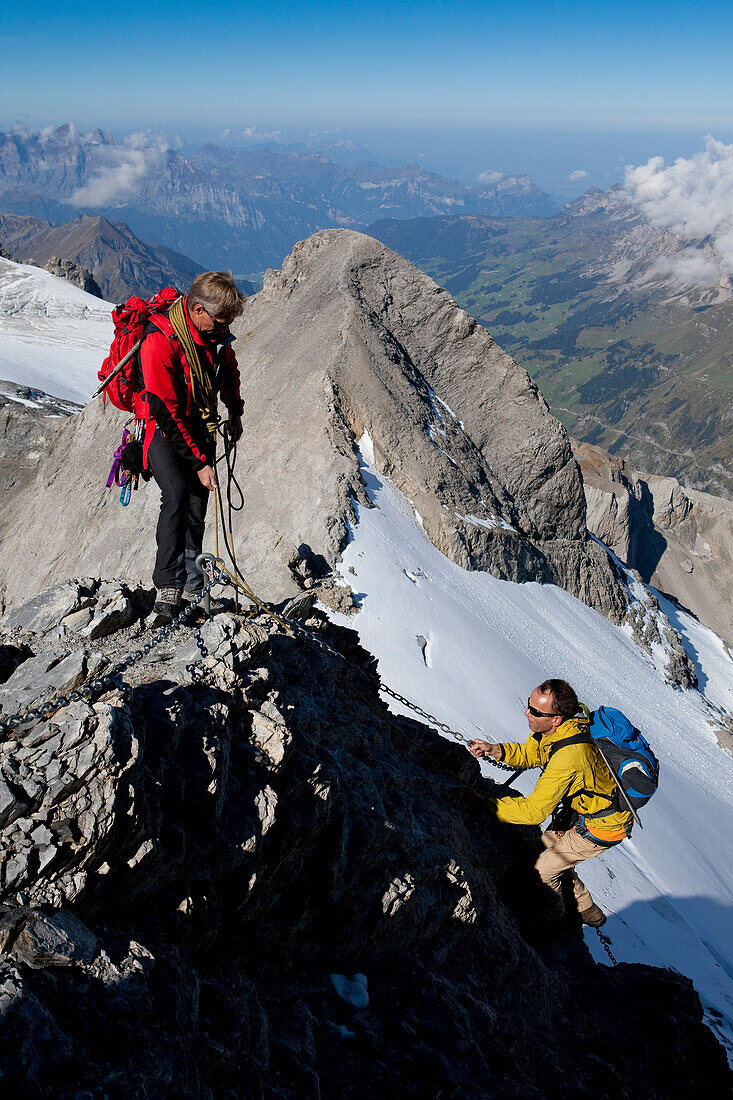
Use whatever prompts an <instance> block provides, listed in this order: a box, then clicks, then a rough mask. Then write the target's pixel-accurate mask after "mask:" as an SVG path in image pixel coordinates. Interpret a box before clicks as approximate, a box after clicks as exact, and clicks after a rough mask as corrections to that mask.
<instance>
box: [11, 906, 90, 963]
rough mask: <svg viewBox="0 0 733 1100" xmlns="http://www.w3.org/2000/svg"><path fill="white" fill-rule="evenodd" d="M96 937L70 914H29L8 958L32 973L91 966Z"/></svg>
mask: <svg viewBox="0 0 733 1100" xmlns="http://www.w3.org/2000/svg"><path fill="white" fill-rule="evenodd" d="M96 948H97V937H96V936H95V935H94V934H93V933H92V932H90V931H89V929H88V928H86V927H85V926H84V925H83V924H82V922H81V921H80V920H79V919H78V917H75V916H74V914H73V913H68V912H66V911H65V910H64V909H59V910H58V911H57V912H55V913H50V914H46V913H41V912H38V911H31V913H30V914H29V916H28V918H27V919H26V920H25V921H24V923H23V926H22V930H21V931H20V932H19V933H18V935H17V937H16V939H15V941H14V943H13V946H12V952H11V954H12V957H13V958H14V959H15V960H16V961H17V962H21V963H25V964H26V966H29V967H31V969H33V970H44V969H45V968H46V967H56V966H70V965H71V964H73V963H75V962H81V961H84V962H91V960H92V959H93V958H94V956H95V954H96Z"/></svg>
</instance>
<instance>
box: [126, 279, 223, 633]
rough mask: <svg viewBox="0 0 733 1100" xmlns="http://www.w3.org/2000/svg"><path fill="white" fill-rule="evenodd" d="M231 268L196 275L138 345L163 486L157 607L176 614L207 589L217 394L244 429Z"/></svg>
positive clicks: (163, 614) (162, 614) (148, 447)
mask: <svg viewBox="0 0 733 1100" xmlns="http://www.w3.org/2000/svg"><path fill="white" fill-rule="evenodd" d="M244 300H245V299H244V296H243V295H242V294H241V292H240V291H239V290H238V288H237V286H236V284H235V282H234V279H233V278H232V276H231V274H229V273H228V272H224V271H205V272H203V273H202V274H201V275H197V276H196V278H195V279H194V280H193V282H192V284H191V289H190V291H189V293H188V295H187V296H186V297H185V298H180V299H179V300H178V301H177V302H175V303H174V304H173V305H172V306H171V307H170V309H169V310H168V311H167V312H166V313H159V314H154V315H153V316H152V317H151V319H150V324H149V325H148V328H147V329H146V333H145V339H144V340H143V343H142V346H141V348H140V365H141V367H142V374H143V383H144V386H145V391H146V396H147V401H148V406H149V409H150V417H149V419H148V422H147V425H146V432H145V443H144V450H145V457H146V459H147V464H148V466H149V468H150V470H151V472H152V474H153V477H154V478H155V480H156V482H157V483H158V485H159V486H160V491H161V501H160V516H159V518H158V527H157V530H156V541H157V546H158V552H157V556H156V559H155V570H154V572H153V583H154V585H155V587H156V588H157V590H158V597H157V600H156V603H155V611H156V612H157V614H158V616H159V618H160V619H161V620H165V621H168V622H170V621H171V620H172V619H173V618H174V617H175V615H176V614H177V613H178V611H179V609H180V605H181V601H182V600H185V599H186V598H188V599H190V598H191V597H192V596H193V595H195V594H197V593H198V592H200V591H201V589H202V586H203V577H202V575H201V573H200V572H199V571H198V570H197V569H196V566H195V562H196V558H197V557H198V555H199V554H200V553H201V547H202V544H203V538H204V525H205V522H206V507H207V504H208V499H209V493H211V492H214V491H215V490H216V478H215V475H214V461H215V457H216V426H217V422H218V397H219V396H221V398H222V400H223V402H224V404H225V405H226V408H227V410H228V413H229V431H230V433H231V436H232V439H234V440H237V439H239V437H240V435H241V434H242V410H243V408H244V405H243V402H242V398H241V395H240V392H239V370H238V368H237V360H236V358H235V356H234V352H233V351H232V348H231V343H232V341H233V339H234V337H233V336H232V334H231V332H230V331H229V326H230V324H231V323H232V321H233V320H234V319H235V317H238V316H239V315H240V314H241V312H242V309H243V308H244Z"/></svg>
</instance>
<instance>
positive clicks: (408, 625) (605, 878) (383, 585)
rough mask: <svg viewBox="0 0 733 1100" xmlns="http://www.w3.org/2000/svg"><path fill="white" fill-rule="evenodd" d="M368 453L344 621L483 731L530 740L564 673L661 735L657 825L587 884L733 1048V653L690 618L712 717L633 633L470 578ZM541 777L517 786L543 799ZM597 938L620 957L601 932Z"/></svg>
mask: <svg viewBox="0 0 733 1100" xmlns="http://www.w3.org/2000/svg"><path fill="white" fill-rule="evenodd" d="M362 447H363V452H362V473H363V476H364V478H365V482H366V485H367V488H368V492H369V495H370V498H371V500H372V502H373V503H374V504H375V505H376V507H375V508H372V509H368V508H362V507H359V508H358V524H357V526H356V528H355V530H354V531H353V538H352V540H351V542H350V543H349V545H348V547H347V548H346V550H345V552H344V555H343V564H342V566H341V569H342V574H343V578H344V580H345V581H348V583H349V584H350V585H351V587H352V589H353V591H354V593H355V594H356V595H357V599H360V602H361V611H360V613H359V614H358V615H357V616H356V617H343V616H334V617H335V618H337V619H339V621H341V622H343V623H344V624H346V625H349V626H351V627H355V628H356V629H357V630H358V632H359V634H360V636H361V640H362V642H363V644H364V645H365V647H366V648H367V649H369V650H371V652H373V653H374V654H375V655H376V656H377V657H378V658H379V668H380V673H381V675H382V677H383V679H384V681H385V682H386V683H387V684H389V685H390V686H391V687H393V688H394V689H396V690H397V691H399V692H401V693H403V694H404V695H406V696H407V697H408V698H410V699H412V700H413V701H415V702H417V703H419V704H420V705H421V706H422V707H424V708H425V709H426V710H427V711H429V712H430V713H432V714H435V715H436V716H437V717H438V718H439V719H440V720H441V721H443V722H446V723H448V724H450V725H451V726H452V727H453V728H454V729H458V730H460V731H462V732H464V733H466V734H468V735H469V736H472V737H474V736H486V737H487V738H488V740H496V741H498V740H521V741H523V740H524V739H525V738H526V737H527V736H528V730H527V728H526V720H525V718H524V715H523V711H524V708H525V706H526V699H527V696H528V695H529V693H530V691H531V690H532V688H533V687H535V686H536V685H537V684H538V683H540V682H542V681H543V680H544V679H546V678H547V677H550V676H558V677H562V678H564V679H567V680H568V681H569V682H570V683H571V684H573V686H574V687H575V688H576V690H577V691H578V694H579V695H580V697H581V699H583V700H584V701H585V702H587V703H588V704H589V705H590V706H591V707H596V706H598V705H599V704H601V703H607V704H610V705H612V706H617V707H619V708H621V709H623V710H624V711H625V712H626V713H627V714H628V716H629V717H630V718H631V719H632V720H633V721H634V722H635V724H637V725H638V726H639V727H640V728H641V729H642V730H643V731H644V732H645V733H646V734H647V736H648V738H649V740H650V741H651V743H652V745H653V747H654V749H655V751H656V752H657V755H658V756H659V758H660V761H661V768H662V771H661V787H660V790H659V792H658V794H657V795H656V796H655V798H654V799H653V800H652V802H651V803H650V804H649V806H648V807H647V808H646V810H645V811H644V812H643V825H644V828H643V829H639V828H638V826H637V828H636V830H635V832H634V836H633V839H632V840H630V841H626V842H624V844H622V845H621V846H619V847H617V848H616V849H613V850H612V851H611V852H610V853H609V854H608V855H606V856H601V857H599V858H597V859H596V860H594V861H592V862H591V863H588V864H585V865H584V866H583V868H582V877H583V879H584V880H585V881H586V882H587V884H588V886H589V888H590V889H591V891H592V893H593V895H594V897H595V898H596V900H597V901H598V902H599V903H600V905H601V906H602V907H603V909H604V910H605V911H606V912H607V913H608V914H609V920H608V923H607V925H606V928H605V930H604V931H606V932H607V933H608V935H609V936H610V938H611V940H612V941H613V949H614V952H615V954H616V956H617V958H618V959H619V960H620V961H621V960H624V961H634V962H646V963H650V964H653V965H660V966H669V967H673V968H674V969H676V970H679V971H680V972H682V973H683V974H687V975H688V976H689V977H691V978H692V979H693V981H694V983H695V986H696V988H697V990H698V993H699V994H700V998H701V1000H702V1002H703V1004H704V1006H705V1010H706V1015H707V1019H708V1023H709V1024H710V1026H711V1027H713V1029H714V1030H715V1032H716V1034H717V1035H718V1037H719V1038H720V1040H721V1041H722V1042H723V1043H724V1044H726V1046H727V1048H728V1050H729V1051H731V1052H733V936H731V930H732V923H731V915H733V760H731V759H730V757H729V756H727V755H726V753H725V752H724V751H723V750H722V749H721V748H720V746H719V745H718V743H717V741H716V738H715V736H714V733H713V732H712V729H711V727H710V725H709V721H710V719H711V718H713V717H714V716H715V713H716V712H717V710H718V708H722V707H725V709H726V710H727V711H728V713H731V712H733V662H732V661H731V658H730V656H729V655H728V653H727V652H726V650H725V649H724V647H723V645H722V643H721V642H720V641H719V639H717V638H716V637H715V635H713V634H712V633H711V632H710V631H708V630H706V629H705V628H704V627H701V626H700V625H699V624H697V623H695V622H694V620H692V619H690V617H689V616H687V615H684V614H682V613H680V612H679V611H677V612H675V625H676V626H677V627H678V629H680V630H681V631H682V632H683V635H685V636H686V639H687V640H689V641H691V643H692V648H693V649H694V655H695V660H696V662H697V665H698V668H700V669H701V670H703V671H704V673H705V675H704V676H703V678H702V680H701V684H702V687H703V691H704V692H705V695H706V696H707V697H708V698H709V699H710V701H711V703H712V704H713V706H712V707H711V706H710V705H709V704H708V703H707V702H706V699H705V698H704V697H703V696H701V695H700V693H698V692H693V691H689V692H683V691H676V690H674V689H672V688H671V687H669V686H668V685H667V684H666V683H665V682H664V678H663V675H662V672H661V667H663V654H661V653H660V655H659V658H660V668H657V667H655V665H654V663H653V662H652V658H650V657H649V656H648V655H645V654H644V653H642V651H641V650H640V649H639V647H638V646H637V645H636V643H635V642H634V641H633V639H632V637H631V633H630V631H627V630H626V629H624V628H620V627H615V626H613V625H612V624H611V623H609V622H608V621H607V620H606V619H605V618H603V616H601V615H600V614H598V613H597V612H596V611H593V610H592V609H590V608H588V607H586V606H585V605H584V604H582V603H580V601H578V600H576V599H575V598H573V597H572V596H570V595H568V594H567V593H566V592H564V591H563V590H562V589H560V588H556V587H554V586H550V585H545V586H542V585H538V584H533V583H532V584H521V585H520V584H513V583H510V582H506V581H500V580H497V579H496V578H494V577H492V576H490V575H488V574H486V573H475V572H466V571H464V570H463V569H461V568H460V567H459V566H457V565H455V564H454V563H453V562H452V561H450V560H449V559H448V558H446V557H444V556H443V555H442V554H441V553H440V552H439V551H438V550H437V549H436V548H435V547H434V546H433V545H432V543H431V542H430V541H429V540H428V538H427V536H426V535H425V533H424V531H423V530H422V527H421V523H420V518H419V516H417V514H416V513H415V511H414V509H413V508H412V507H411V505H410V504H409V503H408V501H407V500H406V498H405V497H404V496H403V495H402V494H401V493H400V492H398V490H397V489H396V488H395V487H394V485H392V484H391V482H389V481H388V480H386V479H383V478H380V476H379V475H378V474H377V472H376V467H375V465H374V462H373V455H372V453H371V451H370V445H369V441H368V438H367V437H365V438H364V440H363V441H362ZM665 611H669V608H666V607H665ZM482 767H484V768H485V769H486V771H487V774H491V772H492V771H493V769H490V767H489V765H488V764H483V765H482ZM493 774H494V776H497V775H498V774H499V773H497V772H496V771H493ZM537 774H538V773H536V772H529V773H528V774H527V775H525V776H523V777H522V778H521V779H520V781H519V782H518V783H517V787H519V788H520V789H522V790H523V791H527V790H531V788H532V787H533V785H534V782H535V781H536V778H537ZM586 936H587V939H588V944H589V947H590V949H591V951H592V952H593V954H594V955H595V956H596V958H597V959H598V961H600V962H607V961H608V960H607V958H606V956H605V955H604V953H603V951H602V949H601V945H600V943H599V941H598V939H597V937H596V935H595V933H594V932H587V933H586Z"/></svg>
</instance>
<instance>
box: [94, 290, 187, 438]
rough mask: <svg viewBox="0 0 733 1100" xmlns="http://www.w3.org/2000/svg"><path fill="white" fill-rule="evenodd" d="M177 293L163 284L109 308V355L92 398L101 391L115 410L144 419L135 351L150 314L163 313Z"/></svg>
mask: <svg viewBox="0 0 733 1100" xmlns="http://www.w3.org/2000/svg"><path fill="white" fill-rule="evenodd" d="M180 296H181V295H180V292H179V291H177V290H176V288H175V287H173V286H166V287H164V288H163V289H162V290H159V291H158V293H157V294H156V295H155V296H154V297H153V298H150V300H149V301H146V300H145V299H144V298H128V299H127V301H126V302H123V303H122V304H121V305H119V306H116V307H115V309H113V310H112V320H113V321H114V326H115V334H114V337H113V339H112V345H111V347H110V349H109V355H108V356H107V358H106V359H105V360H104V362H103V363H102V367H101V369H100V370H99V371H98V373H97V377H98V378H99V381H100V383H101V385H100V386H98V387H97V389H96V390H95V392H94V393H93V394H92V397H93V398H94V397H97V396H98V395H99V394H100V393H102V391H104V398H105V401H106V400H107V398H108V397H109V399H110V401H111V402H112V404H113V405H115V406H116V407H117V408H118V409H122V410H123V411H124V412H131V413H134V414H135V416H137V417H139V418H140V419H142V420H145V419H147V415H148V414H147V403H146V402H144V401H143V400H142V399H141V391H142V390H143V384H142V378H141V377H140V369H139V360H138V355H137V353H138V350H139V348H140V345H141V343H142V341H143V333H144V332H145V327H146V325H147V323H148V321H149V320H150V317H151V316H152V314H154V313H162V312H164V311H165V310H167V309H168V308H169V307H170V306H172V305H173V303H174V302H175V300H176V298H180Z"/></svg>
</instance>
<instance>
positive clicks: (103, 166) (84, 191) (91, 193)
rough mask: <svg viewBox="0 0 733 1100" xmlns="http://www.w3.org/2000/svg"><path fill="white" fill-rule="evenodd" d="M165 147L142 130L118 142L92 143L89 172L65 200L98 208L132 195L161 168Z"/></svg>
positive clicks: (70, 204) (165, 143) (163, 140)
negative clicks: (88, 177) (93, 144)
mask: <svg viewBox="0 0 733 1100" xmlns="http://www.w3.org/2000/svg"><path fill="white" fill-rule="evenodd" d="M169 147H170V146H169V142H168V141H167V140H166V139H164V138H163V137H160V136H157V137H156V136H151V135H150V134H146V133H138V134H131V135H130V136H129V137H126V138H125V141H124V144H122V145H96V146H95V147H94V150H95V155H94V168H93V175H92V176H91V178H90V179H88V180H87V181H86V183H84V184H83V186H82V187H79V188H77V190H76V191H74V192H73V194H71V195H70V196H69V198H68V199H66V202H67V203H68V204H69V206H77V207H83V206H91V207H98V206H111V205H113V204H115V203H119V202H121V201H123V200H126V199H130V198H133V197H134V196H135V195H137V194H138V193H139V191H140V188H141V186H142V183H143V181H144V180H145V178H146V177H147V176H149V175H151V174H152V173H154V172H159V171H161V170H162V169H163V168H164V167H165V163H166V154H167V152H168V149H169Z"/></svg>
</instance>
